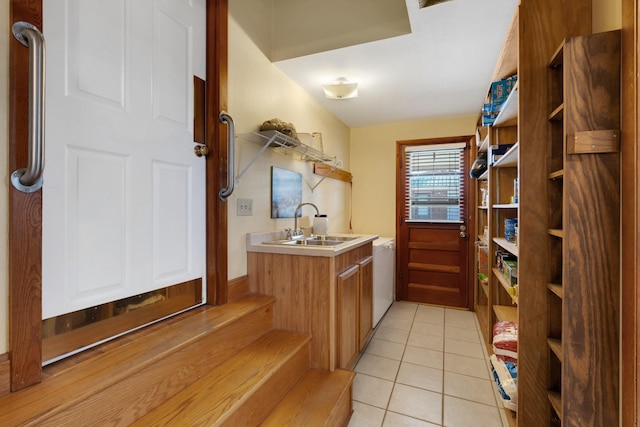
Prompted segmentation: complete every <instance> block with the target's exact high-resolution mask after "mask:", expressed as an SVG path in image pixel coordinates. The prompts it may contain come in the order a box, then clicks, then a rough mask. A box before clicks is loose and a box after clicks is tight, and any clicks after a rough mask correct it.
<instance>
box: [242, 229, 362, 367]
mask: <svg viewBox="0 0 640 427" xmlns="http://www.w3.org/2000/svg"><path fill="white" fill-rule="evenodd" d="M372 252H373V246H372V244H371V242H370V241H369V242H367V243H364V244H362V245H361V246H358V247H355V248H353V249H351V250H348V251H347V252H344V253H342V254H339V255H336V256H303V255H287V254H278V253H265V252H247V261H248V262H247V264H248V276H249V289H250V291H251V292H255V293H262V294H265V295H273V296H275V297H276V302H275V304H274V311H273V325H274V327H275V328H280V329H285V330H290V331H295V332H304V333H308V334H310V335H311V342H310V344H309V356H310V363H311V366H312V367H314V368H320V369H328V370H334V369H336V368H347V369H350V368H352V367H353V364H354V363H355V360H356V359H357V355H358V354H359V351H360V350H361V349H362V347H363V346H364V344H366V341H367V340H368V339H369V337H370V336H371V331H372V319H371V316H372V312H373V274H372V273H373V270H372V268H373V257H372Z"/></svg>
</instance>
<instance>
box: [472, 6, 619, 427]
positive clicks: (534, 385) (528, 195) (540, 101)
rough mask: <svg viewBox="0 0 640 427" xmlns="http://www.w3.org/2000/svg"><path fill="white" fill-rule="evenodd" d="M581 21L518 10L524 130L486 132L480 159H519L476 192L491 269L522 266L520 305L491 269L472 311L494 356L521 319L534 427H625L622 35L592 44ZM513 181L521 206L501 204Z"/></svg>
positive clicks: (553, 12) (523, 384)
mask: <svg viewBox="0 0 640 427" xmlns="http://www.w3.org/2000/svg"><path fill="white" fill-rule="evenodd" d="M575 10H581V11H583V12H584V16H590V15H589V14H590V11H591V3H590V2H589V1H586V0H570V1H569V3H563V4H560V3H558V2H554V1H552V0H539V1H535V2H534V1H527V0H523V1H521V2H520V6H519V7H518V12H517V14H516V15H517V16H516V19H515V21H517V22H516V25H515V27H516V28H518V29H517V30H516V32H515V34H516V36H515V37H511V36H509V37H507V40H508V41H509V40H510V39H513V38H515V39H516V45H517V49H516V54H515V55H516V58H517V64H518V69H517V72H518V92H519V93H518V103H517V104H518V106H517V109H516V111H517V121H516V122H508V121H507V122H506V123H507V125H506V127H507V128H508V127H509V125H513V124H514V123H517V130H515V134H514V135H515V138H512V137H511V136H508V137H507V135H506V134H505V133H504V129H505V126H502V125H500V124H499V123H498V122H497V121H496V123H495V124H494V126H492V127H490V128H489V129H485V130H482V131H480V132H478V136H479V137H478V140H479V141H480V142H481V143H480V144H479V150H481V149H483V145H484V146H488V145H490V144H493V143H494V142H492V138H496V137H500V138H501V139H503V138H505V137H507V139H512V141H513V142H516V141H517V147H518V153H519V154H518V156H517V157H518V161H517V163H515V164H512V165H508V164H507V163H504V164H502V165H501V164H497V165H492V166H491V167H490V168H489V171H488V173H487V175H486V176H485V177H484V178H483V180H478V186H477V187H476V191H477V193H476V197H477V199H478V200H482V198H481V195H482V190H481V189H482V188H484V189H485V191H488V192H489V193H490V194H489V201H488V203H487V204H486V205H482V204H481V203H479V204H478V206H477V208H476V227H477V229H478V235H479V236H478V242H479V244H483V245H486V246H487V247H488V248H489V251H488V252H489V254H488V255H489V261H488V263H489V264H492V263H493V261H492V257H493V253H494V249H495V248H496V247H497V248H502V249H505V250H507V251H508V252H510V253H512V254H513V255H516V256H517V258H518V290H519V295H518V300H517V305H512V304H511V301H510V298H509V297H508V296H507V294H506V293H505V292H503V291H504V290H508V289H509V285H510V284H509V283H508V282H504V281H502V280H500V279H501V278H500V276H499V275H498V274H497V272H495V271H491V269H489V272H488V283H487V285H482V284H481V283H480V282H477V284H476V286H475V289H476V303H475V309H476V311H477V314H478V319H479V320H480V326H481V329H482V333H483V335H484V336H485V339H486V342H487V344H488V345H489V343H490V339H491V329H490V328H491V326H490V325H491V323H492V322H494V321H495V320H500V319H501V318H504V319H509V318H510V317H513V315H514V312H515V313H517V320H518V384H519V386H518V396H519V401H518V410H517V424H518V425H520V426H527V427H529V426H550V425H554V426H555V425H559V426H585V425H603V426H604V425H618V423H619V409H618V407H619V401H618V400H619V399H618V396H619V387H618V383H619V361H618V359H619V344H620V343H619V318H618V316H619V305H620V300H619V286H620V283H619V274H620V252H619V238H620V224H619V216H620V199H619V194H620V182H619V163H620V155H619V148H618V147H619V141H618V140H619V132H618V129H619V127H620V122H619V111H620V99H619V94H620V33H619V32H609V33H603V34H590V35H589V33H590V32H591V27H590V19H581V18H580V17H579V15H580V14H575V12H571V11H575ZM583 34H588V35H583ZM507 45H508V43H507ZM560 45H562V46H560ZM558 46H560V47H558ZM508 51H509V49H508V48H505V49H504V50H503V52H502V54H501V61H502V60H503V59H504V58H506V57H507V56H508V54H507V52H508ZM503 68H504V67H502V65H501V64H498V66H497V67H496V71H497V72H498V70H501V69H503ZM504 76H505V74H500V73H498V74H497V75H494V77H495V78H494V80H495V79H496V78H500V77H504ZM498 131H499V132H501V135H497V134H496V132H498ZM483 141H484V142H485V143H484V144H482V142H483ZM501 162H503V160H501ZM516 176H517V177H519V184H520V193H519V203H518V205H517V206H516V205H515V204H512V203H511V201H510V200H507V199H506V198H504V197H503V195H505V193H504V192H505V189H506V191H507V193H506V194H510V193H511V191H510V189H509V188H508V187H509V186H510V185H509V184H506V187H505V186H504V185H503V184H505V183H508V182H509V181H511V180H512V179H513V177H516ZM516 215H517V217H518V226H519V240H518V245H517V246H515V247H509V245H505V244H504V243H505V242H504V241H502V240H500V239H501V237H500V236H499V235H500V234H502V230H501V226H502V221H503V219H504V218H505V217H509V216H516ZM485 226H487V227H488V230H489V232H488V237H487V238H485V237H484V233H483V230H484V227H485ZM494 231H495V232H494ZM476 261H477V263H476V264H477V265H480V264H479V261H480V257H477V259H476ZM485 269H486V266H485ZM509 421H510V424H511V425H515V424H516V421H515V420H514V419H511V418H510V419H509Z"/></svg>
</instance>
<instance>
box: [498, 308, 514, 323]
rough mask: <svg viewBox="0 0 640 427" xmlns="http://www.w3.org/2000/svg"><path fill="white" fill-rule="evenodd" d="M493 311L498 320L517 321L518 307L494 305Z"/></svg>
mask: <svg viewBox="0 0 640 427" xmlns="http://www.w3.org/2000/svg"><path fill="white" fill-rule="evenodd" d="M493 312H494V313H495V315H496V318H497V319H498V321H499V322H503V321H507V322H514V323H518V309H517V308H516V307H509V306H506V305H494V306H493Z"/></svg>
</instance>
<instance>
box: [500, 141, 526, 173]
mask: <svg viewBox="0 0 640 427" xmlns="http://www.w3.org/2000/svg"><path fill="white" fill-rule="evenodd" d="M519 152H520V144H519V143H517V142H516V143H515V144H513V147H511V148H509V150H507V152H506V153H504V155H503V156H502V157H500V158H499V159H498V161H497V162H495V163H494V164H493V167H494V168H514V167H517V166H518V162H519V155H518V154H519Z"/></svg>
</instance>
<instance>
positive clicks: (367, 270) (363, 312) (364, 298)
mask: <svg viewBox="0 0 640 427" xmlns="http://www.w3.org/2000/svg"><path fill="white" fill-rule="evenodd" d="M358 270H359V272H360V284H359V287H358V290H359V293H358V304H359V305H358V307H359V319H358V321H359V328H358V329H359V332H358V343H359V345H358V350H360V351H361V350H362V349H363V348H364V346H365V345H366V344H367V341H369V338H371V333H372V332H373V257H372V256H368V257H366V258H364V259H363V260H361V261H358Z"/></svg>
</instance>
